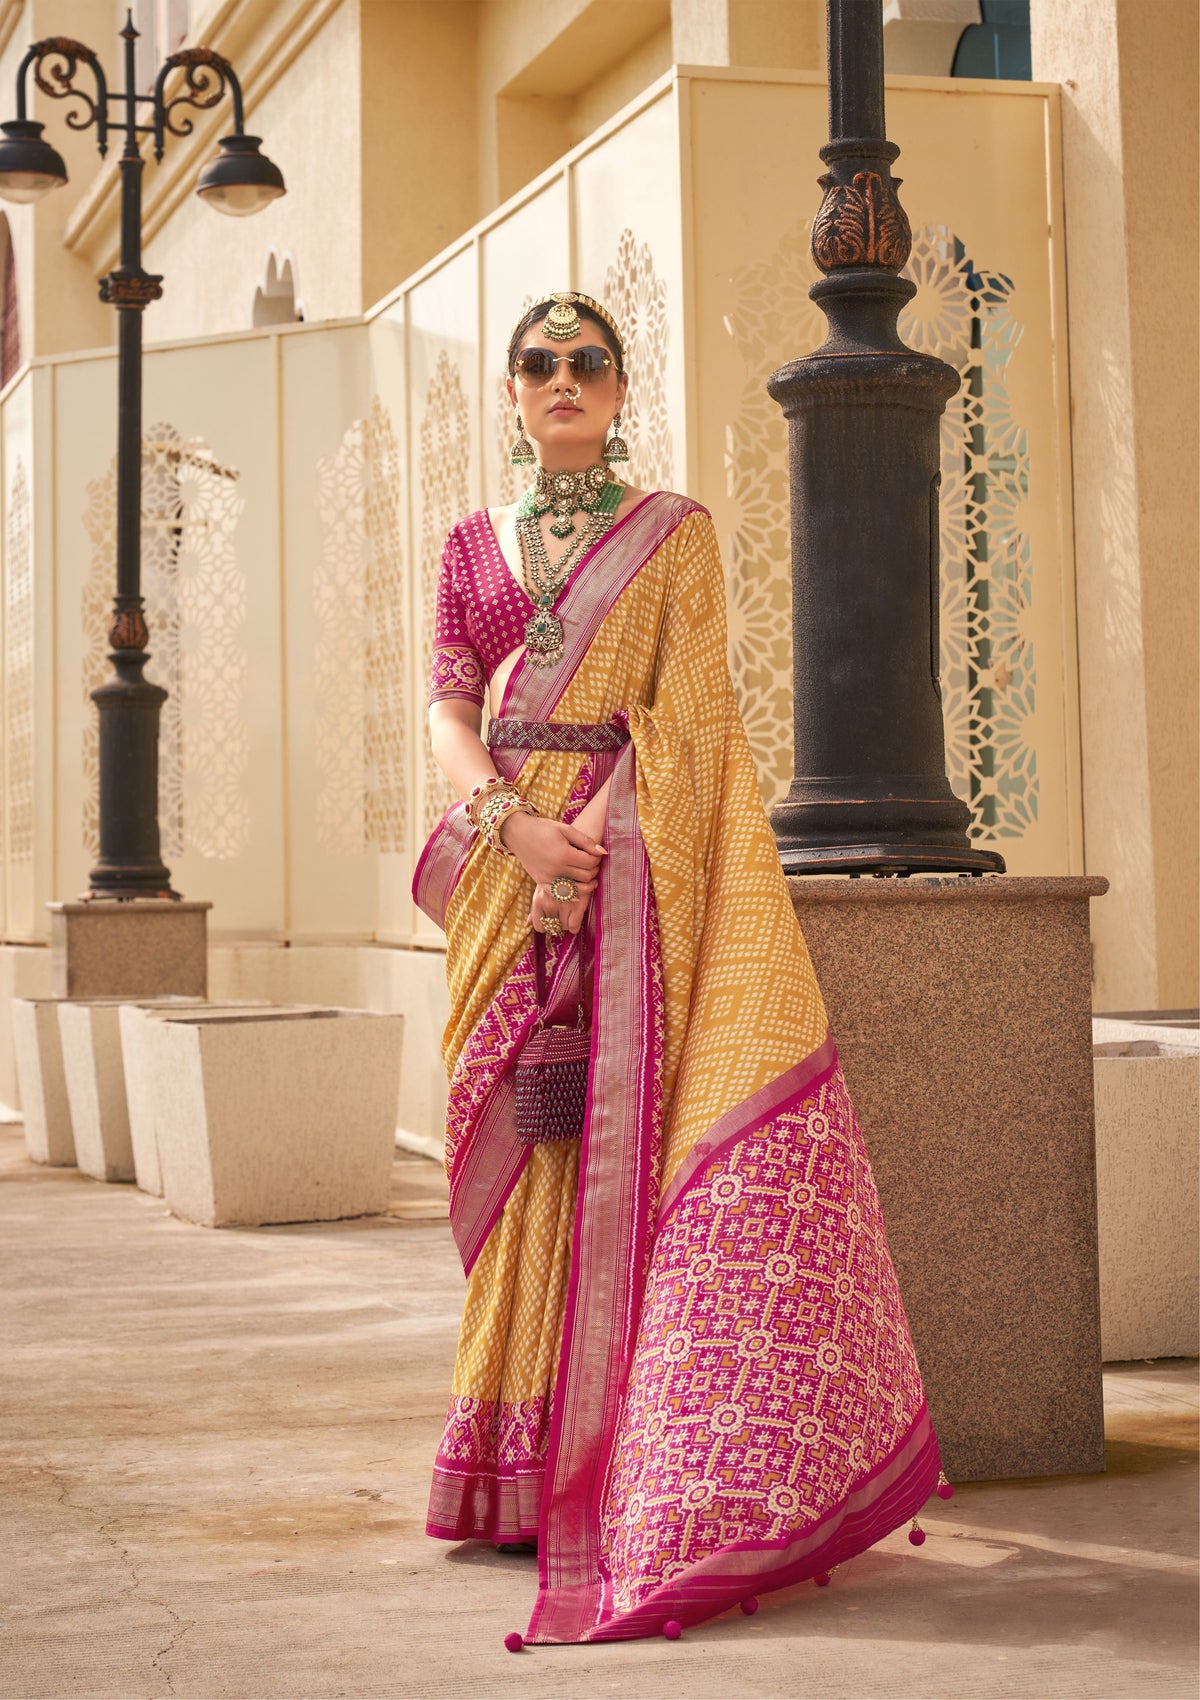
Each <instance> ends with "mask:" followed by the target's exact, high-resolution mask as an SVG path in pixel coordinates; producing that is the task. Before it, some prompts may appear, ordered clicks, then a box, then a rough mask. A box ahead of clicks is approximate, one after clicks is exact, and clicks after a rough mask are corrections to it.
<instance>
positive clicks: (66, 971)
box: [46, 898, 212, 998]
mask: <svg viewBox="0 0 1200 1700" xmlns="http://www.w3.org/2000/svg"><path fill="white" fill-rule="evenodd" d="M46 907H47V909H49V911H50V956H51V964H52V972H53V977H54V992H55V995H56V996H58V997H63V998H103V997H120V998H124V997H128V998H158V997H193V998H202V997H205V996H206V995H207V992H208V937H207V934H208V911H209V910H210V909H211V908H212V904H211V903H185V902H178V903H173V902H171V901H169V900H167V899H156V898H136V899H134V900H132V901H130V902H128V903H124V902H115V901H112V900H107V899H98V900H96V901H94V902H79V903H48V904H47V905H46Z"/></svg>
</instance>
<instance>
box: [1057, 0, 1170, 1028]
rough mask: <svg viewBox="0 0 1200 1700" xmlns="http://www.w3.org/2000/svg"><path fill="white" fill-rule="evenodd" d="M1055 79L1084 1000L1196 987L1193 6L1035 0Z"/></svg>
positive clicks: (1157, 997) (1155, 1003) (1145, 999)
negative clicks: (1089, 875) (1092, 973)
mask: <svg viewBox="0 0 1200 1700" xmlns="http://www.w3.org/2000/svg"><path fill="white" fill-rule="evenodd" d="M1033 72H1034V76H1035V77H1039V78H1044V79H1047V80H1054V81H1059V82H1061V83H1062V86H1063V163H1064V198H1065V204H1066V224H1067V275H1068V298H1069V307H1068V314H1069V337H1070V349H1071V401H1072V414H1073V456H1074V486H1075V554H1076V582H1077V594H1078V620H1079V674H1080V697H1081V704H1080V706H1081V722H1082V729H1083V731H1082V743H1083V749H1082V755H1083V801H1084V837H1085V852H1086V858H1087V867H1088V871H1089V872H1094V873H1103V874H1107V876H1108V877H1109V879H1110V880H1111V882H1112V890H1111V891H1110V893H1109V895H1108V897H1107V898H1105V900H1104V901H1103V902H1102V903H1097V904H1096V905H1095V906H1094V913H1093V923H1094V929H1095V939H1096V982H1097V983H1096V1002H1097V1006H1098V1007H1099V1008H1106V1007H1107V1008H1113V1007H1124V1008H1131V1007H1132V1008H1154V1007H1159V1008H1170V1007H1175V1006H1184V1005H1192V1004H1194V1003H1195V1002H1196V1001H1197V955H1196V952H1197V901H1196V887H1197V854H1196V817H1197V769H1198V759H1197V741H1196V719H1197V706H1196V623H1197V606H1196V598H1197V592H1196V582H1197V581H1196V510H1197V461H1198V456H1197V416H1196V367H1197V328H1196V327H1197V293H1196V246H1197V243H1196V203H1197V178H1196V157H1197V134H1196V86H1195V75H1196V7H1195V4H1194V0H1154V4H1153V5H1147V4H1145V3H1144V0H1034V5H1033Z"/></svg>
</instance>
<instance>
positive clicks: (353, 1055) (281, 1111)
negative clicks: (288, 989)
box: [146, 1009, 403, 1227]
mask: <svg viewBox="0 0 1200 1700" xmlns="http://www.w3.org/2000/svg"><path fill="white" fill-rule="evenodd" d="M402 1021H403V1018H402V1017H400V1016H397V1015H375V1014H372V1013H369V1012H366V1011H363V1010H342V1009H336V1010H324V1011H314V1010H309V1011H298V1010H285V1009H277V1010H273V1011H269V1012H268V1011H263V1012H262V1013H261V1014H255V1013H249V1012H243V1013H242V1014H240V1015H239V1014H235V1013H231V1014H229V1015H224V1016H223V1015H219V1014H208V1015H205V1014H203V1013H202V1012H197V1015H196V1017H195V1018H190V1017H188V1016H187V1015H180V1016H172V1018H171V1019H170V1020H157V1021H152V1022H149V1023H147V1029H146V1031H147V1033H148V1035H149V1042H150V1047H151V1050H152V1053H153V1067H154V1095H155V1109H154V1115H155V1126H156V1130H157V1139H158V1154H159V1160H160V1163H161V1165H162V1180H163V1194H164V1197H165V1198H166V1201H167V1203H168V1204H169V1205H170V1207H171V1209H172V1210H173V1211H175V1212H176V1214H177V1215H180V1216H183V1217H185V1218H186V1219H187V1220H189V1221H192V1222H198V1223H200V1224H202V1225H203V1226H205V1227H232V1226H235V1225H238V1224H241V1225H247V1226H249V1225H253V1224H259V1223H265V1222H326V1221H333V1220H335V1219H337V1218H338V1217H343V1216H365V1215H376V1214H382V1213H383V1212H384V1211H386V1209H387V1200H388V1187H389V1182H390V1178H391V1168H392V1160H393V1156H394V1150H395V1127H396V1101H397V1095H398V1092H399V1082H400V1040H401V1031H402Z"/></svg>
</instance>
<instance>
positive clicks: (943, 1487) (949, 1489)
mask: <svg viewBox="0 0 1200 1700" xmlns="http://www.w3.org/2000/svg"><path fill="white" fill-rule="evenodd" d="M937 1496H938V1498H939V1499H953V1498H954V1484H953V1482H948V1481H947V1480H946V1472H945V1470H939V1471H938V1480H937Z"/></svg>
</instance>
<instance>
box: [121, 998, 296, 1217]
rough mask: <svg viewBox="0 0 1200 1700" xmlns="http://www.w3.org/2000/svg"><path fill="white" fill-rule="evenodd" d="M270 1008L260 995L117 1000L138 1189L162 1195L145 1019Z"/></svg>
mask: <svg viewBox="0 0 1200 1700" xmlns="http://www.w3.org/2000/svg"><path fill="white" fill-rule="evenodd" d="M270 1007H271V1005H270V1004H268V1003H267V1002H266V1001H265V1000H263V999H260V998H247V999H245V1000H243V1001H241V1002H238V1001H236V1000H233V999H230V1000H229V1001H228V1002H220V1003H203V1002H201V1001H200V1000H199V999H197V1000H196V1001H195V1002H194V1003H189V1001H188V1000H186V999H179V1000H175V1002H174V1003H173V1005H168V1004H165V1003H159V1004H154V1003H139V1004H130V1003H127V1004H122V1005H121V1006H120V1008H119V1010H118V1027H119V1032H120V1047H121V1070H122V1074H123V1077H124V1097H125V1106H126V1111H127V1114H128V1120H129V1143H130V1147H131V1149H132V1153H133V1178H134V1180H136V1182H137V1184H138V1186H139V1187H140V1188H141V1190H142V1191H143V1192H148V1193H151V1194H153V1195H154V1197H156V1198H161V1197H162V1190H163V1184H162V1167H161V1165H160V1163H159V1160H158V1136H157V1133H156V1130H155V1125H154V1116H155V1089H154V1068H153V1061H152V1058H153V1048H152V1045H151V1034H150V1033H149V1032H148V1027H149V1024H150V1023H151V1022H153V1021H160V1020H170V1019H171V1015H172V1013H177V1014H184V1013H190V1014H192V1015H193V1016H204V1015H207V1014H217V1013H229V1012H231V1011H236V1010H249V1011H258V1012H261V1011H263V1010H265V1009H269V1008H270Z"/></svg>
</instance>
